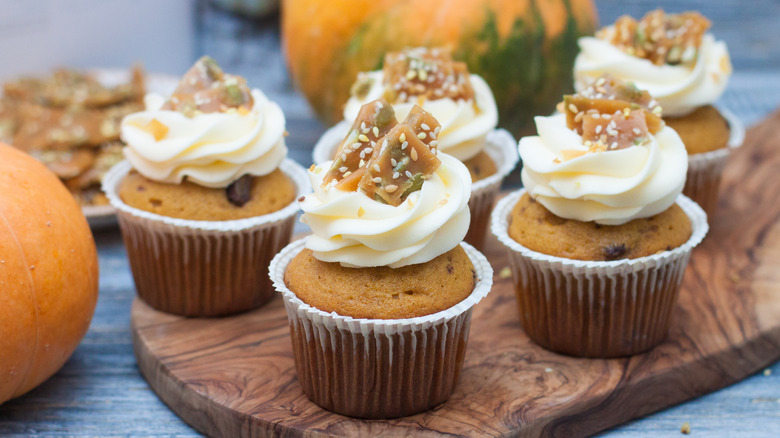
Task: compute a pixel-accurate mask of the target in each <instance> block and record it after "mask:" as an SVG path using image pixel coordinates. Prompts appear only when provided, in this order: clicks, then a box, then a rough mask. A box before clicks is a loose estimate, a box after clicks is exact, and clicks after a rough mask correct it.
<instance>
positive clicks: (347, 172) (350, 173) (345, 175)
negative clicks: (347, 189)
mask: <svg viewBox="0 0 780 438" xmlns="http://www.w3.org/2000/svg"><path fill="white" fill-rule="evenodd" d="M350 175H352V171H351V170H348V171H346V172H344V178H346V177H348V176H350Z"/></svg>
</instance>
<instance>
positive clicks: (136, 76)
mask: <svg viewBox="0 0 780 438" xmlns="http://www.w3.org/2000/svg"><path fill="white" fill-rule="evenodd" d="M4 91H5V95H6V96H7V97H9V98H11V99H15V100H20V101H26V102H35V103H37V104H39V105H44V106H48V107H58V108H63V107H70V106H82V107H87V108H103V107H106V106H110V105H116V104H118V103H121V102H124V101H128V100H133V101H137V102H141V101H142V99H143V95H144V93H145V86H144V72H143V69H142V68H141V67H138V66H135V67H133V71H132V77H131V80H130V82H127V83H123V84H120V85H117V86H116V87H108V86H105V85H103V84H102V83H100V81H98V80H97V79H95V78H94V77H92V76H91V75H90V74H88V73H85V72H80V71H76V70H68V69H60V70H57V71H55V72H54V73H53V74H52V75H51V76H50V77H47V78H30V77H27V78H19V79H17V80H15V81H11V82H7V83H5V84H4Z"/></svg>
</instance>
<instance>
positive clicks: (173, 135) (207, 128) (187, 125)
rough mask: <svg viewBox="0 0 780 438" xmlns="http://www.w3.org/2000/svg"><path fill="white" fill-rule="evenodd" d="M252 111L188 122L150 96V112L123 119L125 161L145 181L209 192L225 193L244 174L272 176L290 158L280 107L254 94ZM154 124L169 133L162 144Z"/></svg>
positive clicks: (201, 116) (211, 115) (200, 116)
mask: <svg viewBox="0 0 780 438" xmlns="http://www.w3.org/2000/svg"><path fill="white" fill-rule="evenodd" d="M252 98H253V99H254V105H253V107H252V109H251V110H249V111H241V110H230V111H227V112H216V113H199V114H197V115H195V116H193V117H187V116H185V115H184V114H182V113H179V112H177V111H171V110H163V109H161V107H162V106H163V104H164V103H165V99H164V98H163V97H162V96H160V95H158V94H153V93H150V94H148V95H147V96H146V98H145V104H146V110H145V111H142V112H138V113H134V114H130V115H128V116H126V117H125V118H124V119H123V120H122V125H121V136H122V140H124V142H125V143H127V147H126V148H125V156H126V157H127V159H128V161H130V164H132V166H133V168H135V169H136V170H137V171H138V172H140V173H141V174H142V175H144V176H145V177H147V178H149V179H152V180H155V181H160V182H166V183H173V184H178V183H180V182H181V181H182V180H183V179H184V177H187V180H188V181H190V182H193V183H196V184H199V185H202V186H205V187H212V188H224V187H227V186H228V185H230V183H232V182H233V181H235V180H236V179H238V178H240V177H241V176H242V175H244V174H250V175H255V176H262V175H266V174H268V173H271V172H272V171H273V170H274V169H276V168H277V167H278V166H279V163H281V162H282V160H284V157H285V156H286V155H287V146H286V145H285V142H284V132H285V119H284V114H283V113H282V110H281V108H279V106H278V105H277V104H276V103H274V102H271V101H270V100H269V99H268V98H267V97H266V96H265V94H263V92H262V91H260V90H252ZM153 120H156V123H159V124H162V125H164V126H165V127H166V128H167V133H165V135H164V136H163V137H161V138H160V139H159V140H158V139H156V138H155V135H154V134H153V132H152V131H151V130H150V129H149V128H148V126H149V124H150V123H152V121H153Z"/></svg>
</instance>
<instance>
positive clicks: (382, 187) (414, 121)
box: [359, 105, 441, 206]
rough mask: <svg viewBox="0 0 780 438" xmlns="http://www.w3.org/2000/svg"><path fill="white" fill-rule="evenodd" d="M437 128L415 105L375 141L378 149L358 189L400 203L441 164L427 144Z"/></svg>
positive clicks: (395, 204) (370, 195)
mask: <svg viewBox="0 0 780 438" xmlns="http://www.w3.org/2000/svg"><path fill="white" fill-rule="evenodd" d="M439 129H441V128H440V125H439V122H438V121H437V120H436V119H435V118H434V117H433V116H432V115H431V114H430V113H428V112H426V111H425V110H423V109H422V108H421V107H420V106H417V105H415V106H414V108H412V110H411V111H410V113H409V116H407V118H406V120H404V122H403V123H401V124H399V125H397V126H395V127H394V128H393V129H391V130H390V132H388V133H387V135H385V136H384V138H383V139H381V140H380V141H379V145H380V149H379V151H378V153H375V154H374V155H372V157H371V160H369V162H368V163H367V166H366V171H365V175H363V178H362V179H361V180H360V184H359V189H360V190H361V191H362V192H363V193H365V194H366V195H367V196H368V197H370V198H371V199H374V200H376V201H379V202H383V203H386V204H389V205H392V206H398V205H400V204H402V203H403V202H404V201H405V200H406V198H407V197H408V196H409V195H410V194H411V193H413V192H416V191H417V190H420V189H421V188H422V184H423V182H424V181H425V180H427V179H428V178H430V176H431V175H432V174H433V172H434V171H435V170H436V169H437V168H438V167H439V165H440V164H441V161H439V159H438V158H437V157H436V150H435V147H433V148H432V147H431V143H432V142H435V141H436V135H437V133H438V131H439ZM433 144H434V145H435V143H433Z"/></svg>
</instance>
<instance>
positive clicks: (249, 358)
mask: <svg viewBox="0 0 780 438" xmlns="http://www.w3.org/2000/svg"><path fill="white" fill-rule="evenodd" d="M778 174H780V112H778V113H775V114H774V115H773V116H771V117H770V118H769V119H768V120H766V121H764V122H763V123H762V124H760V125H759V126H756V127H755V128H753V129H751V130H750V132H749V133H748V135H747V139H746V142H745V144H744V146H743V147H741V148H740V149H738V150H737V151H736V152H735V153H734V155H733V156H732V159H731V161H730V162H729V164H728V166H727V168H726V173H725V176H724V181H723V187H722V192H721V198H720V207H719V208H720V210H719V213H718V214H717V216H716V217H713V218H712V220H711V223H712V228H711V230H710V234H709V236H708V237H707V238H706V239H705V241H704V242H703V243H702V244H701V246H700V247H698V248H696V250H695V251H694V253H693V256H692V258H691V263H690V266H689V267H688V270H687V271H686V274H685V280H684V284H683V289H682V292H681V293H680V299H679V303H678V305H677V308H676V311H675V314H674V316H673V322H672V327H671V329H670V332H669V336H668V339H667V340H666V341H664V342H663V343H662V344H661V345H659V346H658V347H656V348H655V349H653V350H651V351H649V352H647V353H645V354H641V355H638V356H634V357H631V358H623V359H610V360H602V359H578V358H572V357H568V356H562V355H558V354H555V353H551V352H549V351H546V350H544V349H542V348H540V347H538V346H536V345H535V344H533V343H532V342H531V341H530V340H529V339H528V337H526V336H525V334H524V333H523V331H522V329H521V328H520V324H519V322H518V316H517V309H516V307H515V306H516V304H515V298H514V295H513V289H512V282H511V279H509V278H503V276H502V275H501V273H502V271H503V272H506V270H504V269H503V268H504V267H506V266H507V261H506V260H507V259H506V256H505V254H504V250H503V248H501V247H500V245H499V244H498V242H496V241H495V239H493V238H489V239H488V243H487V246H488V247H487V249H486V251H485V253H486V255H487V256H488V258H489V259H490V260H491V263H492V264H493V268H494V269H495V272H496V277H495V278H494V282H495V285H494V288H493V291H492V292H491V294H490V295H488V297H487V298H486V299H485V300H484V301H483V302H482V303H480V304H479V305H477V307H476V308H475V310H474V315H473V319H472V326H471V336H470V340H469V346H468V350H467V353H466V359H465V364H464V367H463V370H462V372H461V376H460V381H459V383H458V386H457V388H456V390H455V392H454V394H453V395H452V398H451V399H450V400H449V401H448V402H446V403H444V404H443V405H441V406H439V407H437V408H436V409H434V410H432V411H429V412H426V413H423V414H419V415H415V416H411V417H405V418H400V419H396V420H370V421H367V420H358V419H352V418H348V417H343V416H340V415H336V414H332V413H330V412H328V411H325V410H323V409H321V408H319V407H318V406H316V405H314V404H313V403H312V402H310V401H309V400H308V399H307V398H306V396H304V394H303V392H302V390H301V387H300V385H299V383H298V381H297V378H296V373H295V367H294V364H293V356H292V349H291V346H290V339H289V334H288V330H289V329H288V326H287V318H286V314H285V311H284V306H283V305H282V301H281V299H279V298H276V299H274V300H273V301H272V302H271V303H270V304H269V305H267V306H266V307H264V308H262V309H259V310H257V311H254V312H251V313H248V314H244V315H240V316H235V317H229V318H221V319H187V318H180V317H176V316H171V315H166V314H163V313H160V312H157V311H155V310H153V309H151V308H150V307H148V306H147V305H145V304H144V303H143V302H141V301H140V300H138V299H136V301H135V303H134V304H133V309H132V322H133V341H134V346H135V353H136V356H137V358H138V364H139V367H140V369H141V372H142V373H143V375H144V376H145V377H146V379H147V380H148V381H149V384H150V385H151V386H152V388H154V390H155V391H156V392H157V394H158V395H159V396H160V398H161V399H162V400H163V401H165V403H167V404H168V406H170V407H171V409H173V410H174V411H175V412H176V413H177V414H178V415H179V416H181V417H182V418H183V419H184V420H185V421H187V422H188V423H189V424H191V425H192V426H194V427H195V428H196V429H198V430H200V431H201V432H204V433H206V434H208V435H214V436H270V435H275V436H312V437H313V436H327V435H355V436H377V435H392V436H405V435H419V436H439V435H445V434H455V435H466V436H496V435H520V436H540V435H544V436H547V435H549V436H582V435H586V434H591V433H593V432H596V431H600V430H603V429H606V428H609V427H611V426H615V425H617V424H620V423H623V422H626V421H628V420H630V419H632V418H636V417H639V416H642V415H645V414H648V413H650V412H654V411H657V410H659V409H663V408H665V407H668V406H671V405H674V404H676V403H680V402H682V401H685V400H688V399H691V398H694V397H696V396H699V395H702V394H705V393H707V392H710V391H713V390H716V389H718V388H721V387H724V386H726V385H729V384H731V383H733V382H736V381H738V380H740V379H742V378H744V377H746V376H748V375H750V374H752V373H754V372H755V371H757V370H759V369H761V368H763V367H765V366H767V365H768V364H770V363H771V362H774V361H775V360H777V359H778V358H780V175H778Z"/></svg>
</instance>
